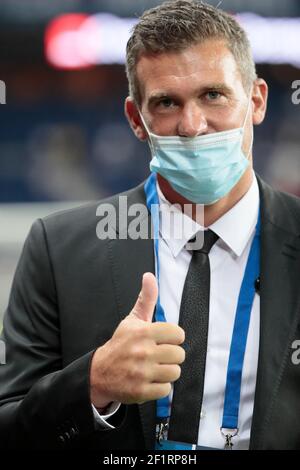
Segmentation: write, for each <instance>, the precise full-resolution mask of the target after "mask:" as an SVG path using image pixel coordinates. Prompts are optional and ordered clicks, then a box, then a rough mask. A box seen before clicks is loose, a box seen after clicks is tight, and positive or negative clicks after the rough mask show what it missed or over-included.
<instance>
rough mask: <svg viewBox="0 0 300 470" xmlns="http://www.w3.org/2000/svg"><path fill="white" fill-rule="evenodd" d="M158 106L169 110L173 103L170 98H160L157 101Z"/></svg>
mask: <svg viewBox="0 0 300 470" xmlns="http://www.w3.org/2000/svg"><path fill="white" fill-rule="evenodd" d="M158 105H159V106H161V107H163V108H171V107H172V106H173V105H174V101H173V100H172V99H171V98H167V97H166V98H162V99H161V100H159V102H158Z"/></svg>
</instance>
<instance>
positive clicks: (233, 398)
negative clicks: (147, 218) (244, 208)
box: [145, 173, 260, 446]
mask: <svg viewBox="0 0 300 470" xmlns="http://www.w3.org/2000/svg"><path fill="white" fill-rule="evenodd" d="M145 194H146V203H147V208H148V210H149V212H150V213H151V219H152V227H153V233H154V252H155V272H156V278H157V282H158V292H159V293H158V300H157V304H156V311H155V321H159V322H161V321H164V322H165V321H166V317H165V313H164V310H163V308H162V305H161V303H160V273H159V198H158V194H157V188H156V174H155V173H152V174H151V175H150V176H149V178H148V179H147V181H146V183H145ZM259 274H260V214H259V216H258V222H257V225H256V229H255V236H254V239H253V242H252V245H251V248H250V253H249V257H248V261H247V265H246V269H245V273H244V277H243V281H242V285H241V290H240V293H239V297H238V304H237V309H236V314H235V321H234V327H233V333H232V339H231V346H230V354H229V360H228V368H227V379H226V387H225V399H224V410H223V419H222V426H221V432H222V434H223V435H224V436H225V437H226V440H227V442H228V445H229V446H230V445H231V442H230V439H231V437H232V436H234V435H235V434H236V433H237V432H238V415H239V405H240V394H241V382H242V372H243V364H244V357H245V351H246V345H247V337H248V330H249V323H250V317H251V310H252V305H253V302H254V296H255V281H256V280H257V278H258V277H259ZM157 416H158V418H168V417H169V398H168V397H166V398H163V399H160V400H158V401H157Z"/></svg>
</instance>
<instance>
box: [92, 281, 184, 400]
mask: <svg viewBox="0 0 300 470" xmlns="http://www.w3.org/2000/svg"><path fill="white" fill-rule="evenodd" d="M157 296H158V288H157V282H156V278H155V276H154V275H153V274H151V273H146V274H144V276H143V282H142V289H141V292H140V294H139V296H138V299H137V301H136V303H135V306H134V307H133V309H132V311H131V312H130V314H129V315H128V316H127V317H126V318H125V319H124V320H123V321H122V322H121V323H120V324H119V326H118V328H117V329H116V331H115V333H114V334H113V336H112V338H111V339H110V340H109V341H108V342H107V343H105V344H104V345H103V346H101V347H100V348H98V349H97V351H96V352H95V354H94V356H93V359H92V364H91V371H90V395H91V401H92V403H93V405H94V406H96V408H100V409H101V408H105V407H106V406H107V405H108V404H109V403H110V402H112V401H117V402H120V403H125V404H132V403H143V402H145V401H150V400H156V399H158V398H163V397H165V396H167V395H169V393H170V391H171V383H172V382H174V381H176V380H177V379H178V378H179V377H180V372H181V369H180V364H182V362H183V361H184V359H185V351H184V349H183V348H182V347H181V346H180V345H181V344H182V343H183V342H184V331H183V329H182V328H180V327H179V326H178V325H175V324H172V323H162V322H156V323H152V318H153V312H154V308H155V305H156V302H157Z"/></svg>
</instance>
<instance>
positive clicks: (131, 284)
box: [110, 184, 156, 449]
mask: <svg viewBox="0 0 300 470" xmlns="http://www.w3.org/2000/svg"><path fill="white" fill-rule="evenodd" d="M125 195H126V194H125ZM127 203H128V209H129V208H130V207H132V205H133V204H142V205H144V206H145V207H146V202H145V195H144V184H142V185H140V186H139V187H138V188H137V189H136V190H133V191H131V192H129V193H128V195H127ZM136 207H137V206H136ZM133 218H134V217H128V219H129V220H128V221H127V222H128V223H127V222H126V223H125V219H123V221H122V222H121V221H120V220H119V221H118V229H117V239H116V240H110V258H111V264H112V275H113V282H114V289H115V295H116V300H117V305H118V310H119V318H120V321H121V320H122V319H123V318H124V317H126V315H128V314H129V312H130V311H131V309H132V307H133V306H134V304H135V302H136V299H137V297H138V294H139V292H140V289H141V282H142V276H143V274H144V273H145V272H152V273H154V272H155V268H154V250H153V241H152V239H151V235H149V236H148V237H147V238H146V239H137V240H133V239H131V238H130V237H128V228H129V230H130V223H131V222H132V220H133ZM142 219H143V222H145V223H146V226H147V227H148V234H151V218H150V216H149V214H148V211H145V217H143V218H142ZM139 412H140V417H141V423H142V428H143V433H144V438H145V444H146V448H147V449H153V445H154V438H155V418H156V416H155V413H156V406H155V401H151V402H147V403H144V404H142V405H139Z"/></svg>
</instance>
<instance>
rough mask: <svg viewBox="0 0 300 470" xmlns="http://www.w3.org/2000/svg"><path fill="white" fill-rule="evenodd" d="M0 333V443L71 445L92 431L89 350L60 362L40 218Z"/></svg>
mask: <svg viewBox="0 0 300 470" xmlns="http://www.w3.org/2000/svg"><path fill="white" fill-rule="evenodd" d="M1 337H2V340H3V341H4V343H5V346H6V364H4V365H1V366H0V447H2V448H17V449H22V448H26V449H43V448H51V449H55V448H61V447H66V446H68V447H70V446H71V447H72V446H73V445H74V446H77V444H78V441H79V440H81V439H86V438H87V437H88V436H90V435H91V434H93V433H94V432H95V429H96V428H95V421H94V416H93V411H92V407H91V403H90V393H89V369H90V364H91V359H92V356H93V353H94V351H91V352H89V353H87V354H86V355H84V356H83V357H80V358H78V359H77V360H75V361H74V362H72V363H71V364H69V365H67V366H66V367H64V368H63V367H62V354H61V344H60V324H59V305H58V303H57V295H56V288H55V280H54V275H53V270H52V266H51V260H50V256H49V253H48V249H47V242H46V236H45V232H44V227H43V224H42V222H41V221H40V220H38V221H36V222H35V224H34V225H33V226H32V229H31V231H30V234H29V236H28V238H27V240H26V242H25V244H24V248H23V251H22V254H21V257H20V260H19V263H18V267H17V270H16V273H15V277H14V281H13V286H12V290H11V294H10V299H9V305H8V308H7V311H6V313H5V316H4V325H3V332H2V336H1ZM118 419H119V418H118V417H116V421H115V422H114V425H115V426H117V425H118Z"/></svg>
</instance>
